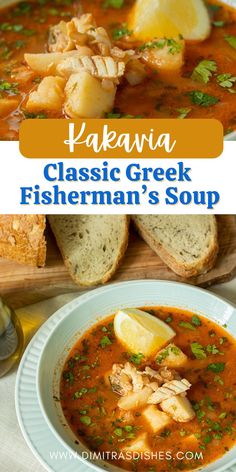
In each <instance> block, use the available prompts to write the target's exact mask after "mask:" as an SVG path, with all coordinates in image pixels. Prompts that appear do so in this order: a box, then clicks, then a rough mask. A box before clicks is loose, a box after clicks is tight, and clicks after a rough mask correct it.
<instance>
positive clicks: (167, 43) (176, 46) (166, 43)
mask: <svg viewBox="0 0 236 472" xmlns="http://www.w3.org/2000/svg"><path fill="white" fill-rule="evenodd" d="M164 47H167V48H168V52H169V53H170V54H172V55H174V54H177V53H179V52H180V51H181V50H182V49H183V44H182V43H181V42H178V41H176V40H175V39H172V38H171V39H170V38H163V39H160V40H159V41H156V40H155V41H149V42H147V43H144V44H142V46H140V48H139V49H140V51H143V50H145V49H155V48H157V49H163V48H164Z"/></svg>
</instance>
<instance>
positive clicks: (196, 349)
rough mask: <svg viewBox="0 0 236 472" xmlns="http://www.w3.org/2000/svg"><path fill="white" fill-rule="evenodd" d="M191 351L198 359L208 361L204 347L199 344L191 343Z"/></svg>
mask: <svg viewBox="0 0 236 472" xmlns="http://www.w3.org/2000/svg"><path fill="white" fill-rule="evenodd" d="M191 351H192V353H193V355H194V356H195V357H196V359H206V357H207V355H206V353H205V349H204V347H203V346H202V345H201V344H199V343H191Z"/></svg>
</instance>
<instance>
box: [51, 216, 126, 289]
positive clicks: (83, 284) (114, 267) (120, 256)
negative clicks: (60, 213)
mask: <svg viewBox="0 0 236 472" xmlns="http://www.w3.org/2000/svg"><path fill="white" fill-rule="evenodd" d="M122 216H123V218H124V234H123V241H122V244H121V246H120V249H119V253H118V256H117V259H116V261H115V263H114V264H113V265H112V267H111V269H110V270H109V271H108V272H107V273H106V274H105V275H104V276H103V277H102V278H101V279H97V280H95V281H94V282H93V283H91V282H86V281H83V280H81V279H80V278H79V277H77V276H76V275H75V274H74V270H73V266H72V264H71V262H70V260H69V258H68V257H67V256H66V254H65V253H64V247H63V245H62V244H61V241H60V239H59V238H57V235H56V233H57V232H56V228H55V225H54V221H53V219H50V216H49V217H48V219H49V223H50V226H51V228H52V231H53V234H54V236H55V239H56V242H57V245H58V247H59V249H60V252H61V255H62V258H63V260H64V264H65V266H66V267H67V269H68V271H69V273H70V276H71V278H72V279H73V280H74V282H75V283H76V284H77V285H80V286H81V287H94V286H96V285H100V284H105V283H106V282H108V280H110V279H111V277H112V276H113V275H114V274H115V272H116V271H117V269H118V267H119V266H120V263H121V261H122V259H123V257H124V255H125V252H126V249H127V246H128V241H129V223H130V217H129V216H127V215H122Z"/></svg>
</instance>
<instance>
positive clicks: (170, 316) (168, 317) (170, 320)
mask: <svg viewBox="0 0 236 472" xmlns="http://www.w3.org/2000/svg"><path fill="white" fill-rule="evenodd" d="M172 321H173V316H172V315H169V316H167V318H166V319H165V323H172Z"/></svg>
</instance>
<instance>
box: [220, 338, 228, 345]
mask: <svg viewBox="0 0 236 472" xmlns="http://www.w3.org/2000/svg"><path fill="white" fill-rule="evenodd" d="M227 341H228V339H227V338H226V337H225V336H223V337H222V338H220V341H219V342H220V345H222V344H224V343H226V342H227Z"/></svg>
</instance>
